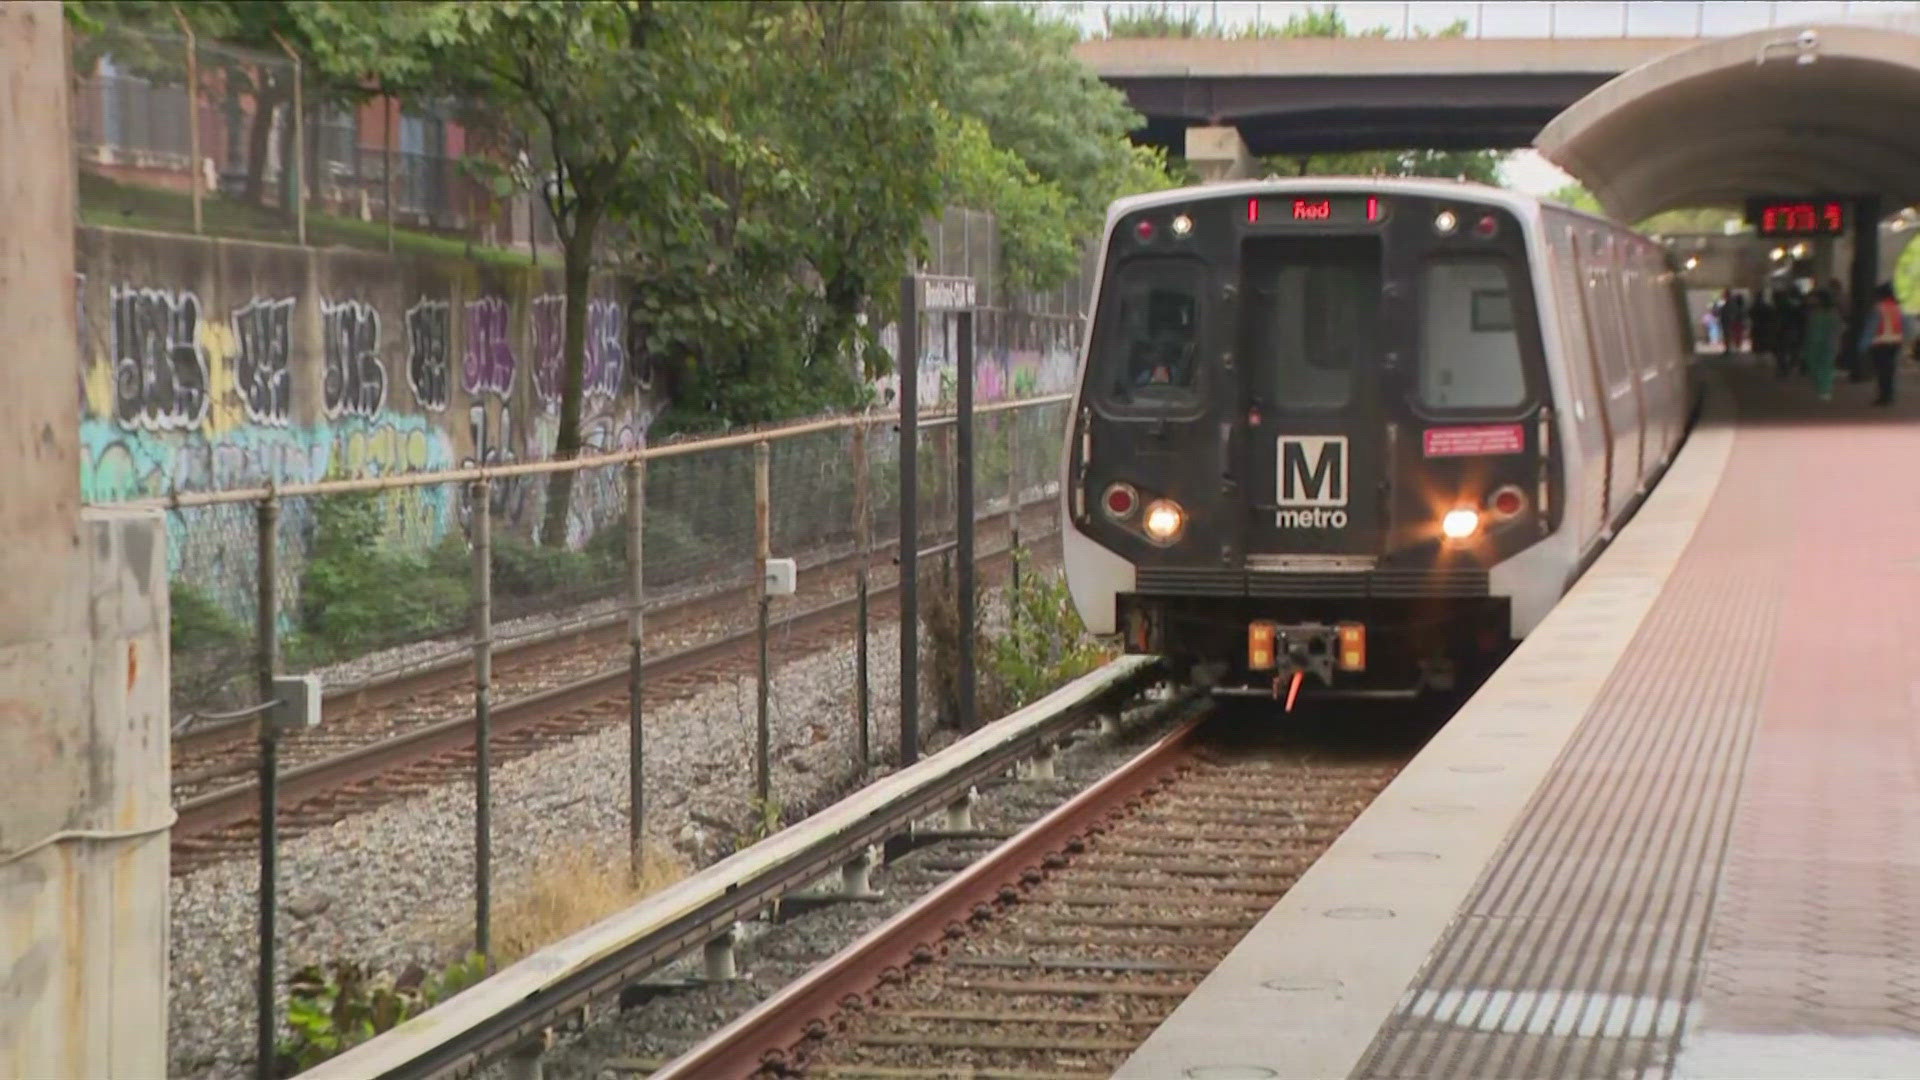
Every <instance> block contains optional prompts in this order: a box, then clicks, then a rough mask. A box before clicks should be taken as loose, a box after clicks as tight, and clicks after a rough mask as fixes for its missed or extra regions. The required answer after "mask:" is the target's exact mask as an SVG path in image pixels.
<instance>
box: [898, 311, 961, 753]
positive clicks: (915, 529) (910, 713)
mask: <svg viewBox="0 0 1920 1080" xmlns="http://www.w3.org/2000/svg"><path fill="white" fill-rule="evenodd" d="M975 296H976V291H975V288H974V283H973V279H972V278H968V277H936V276H932V275H925V274H919V275H914V276H910V277H908V278H906V279H905V280H904V281H903V282H902V283H901V288H900V343H899V370H900V764H901V765H903V766H905V765H911V764H913V763H914V762H915V761H917V760H919V758H920V623H919V618H920V603H919V600H920V598H919V587H918V586H919V576H918V575H919V566H920V555H921V551H920V522H919V505H918V501H919V498H920V476H919V461H918V453H917V451H918V449H919V436H920V423H919V422H920V387H919V373H920V323H921V318H922V316H923V315H925V314H927V313H930V312H943V313H949V314H951V315H953V316H954V321H955V324H956V332H955V337H956V338H957V341H956V349H955V353H956V356H955V361H956V363H955V368H956V370H955V371H954V387H955V390H956V393H957V396H958V398H959V400H958V401H957V402H956V405H957V412H958V416H957V417H956V420H955V422H956V424H957V425H958V428H959V434H958V437H957V447H956V456H957V457H958V458H959V462H958V473H959V476H958V478H957V485H956V486H957V488H958V491H957V492H956V502H957V505H956V507H955V513H954V516H955V518H956V519H957V520H956V521H955V523H954V526H955V531H956V534H957V535H956V537H955V541H956V543H955V549H956V550H955V561H956V562H958V563H959V566H958V573H957V574H956V575H955V589H956V592H957V595H956V597H955V600H956V602H957V603H956V606H957V607H958V609H959V618H960V635H959V636H960V678H959V687H960V701H959V703H958V704H959V709H960V717H959V719H960V726H961V728H962V729H963V730H971V729H972V728H973V724H974V716H973V714H974V685H973V624H974V611H973V608H974V603H973V309H974V306H975Z"/></svg>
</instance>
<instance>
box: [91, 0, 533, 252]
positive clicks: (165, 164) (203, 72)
mask: <svg viewBox="0 0 1920 1080" xmlns="http://www.w3.org/2000/svg"><path fill="white" fill-rule="evenodd" d="M129 10H131V9H129ZM98 14H99V15H100V16H101V18H102V20H103V21H102V24H101V26H100V28H99V29H98V30H97V31H95V32H93V33H87V34H76V35H74V38H73V57H72V60H73V64H72V69H73V72H74V76H73V78H74V87H73V97H72V110H73V132H74V144H75V146H76V150H77V153H78V157H79V165H80V208H81V214H82V218H83V220H85V221H87V222H89V223H92V224H102V225H123V226H129V227H134V228H149V229H159V230H164V231H172V232H188V231H192V232H204V233H209V234H212V235H219V236H239V237H248V238H254V239H266V240H281V241H289V242H307V241H308V240H309V238H311V239H312V240H313V241H316V242H323V243H349V244H352V243H361V244H365V245H370V246H377V244H378V242H379V241H380V239H381V234H382V233H383V232H384V233H386V234H388V236H389V237H390V236H391V231H392V230H393V229H395V228H399V229H403V230H415V231H421V232H426V233H430V234H437V235H442V236H451V237H455V238H459V239H462V240H465V241H468V242H471V243H477V244H483V245H488V246H493V247H500V248H514V249H524V250H526V251H528V252H529V253H534V252H537V251H538V250H539V249H540V248H542V247H545V248H546V249H547V250H549V251H551V250H553V249H554V244H555V242H556V233H555V231H554V227H553V221H552V218H551V216H550V215H549V214H548V213H547V211H546V209H545V207H544V206H543V205H542V204H541V203H540V201H539V200H538V199H537V198H534V197H532V196H530V195H526V194H521V195H517V196H511V197H505V198H502V197H499V196H496V195H495V194H494V193H493V191H492V189H491V187H490V186H489V185H488V184H487V183H485V182H484V181H483V180H482V178H481V177H480V175H479V174H478V173H477V172H476V169H475V166H476V165H477V164H478V163H479V162H481V161H488V160H496V159H497V160H500V161H505V160H509V159H510V157H511V155H509V154H506V153H505V152H499V153H495V152H492V151H491V150H490V149H489V147H488V145H487V141H486V136H485V133H482V132H474V131H469V130H468V129H467V128H466V126H465V125H464V124H462V123H461V122H460V120H459V119H458V118H456V117H455V116H453V115H452V114H451V112H449V111H448V110H445V109H441V108H438V107H431V108H430V107H422V106H419V105H413V104H406V103H402V102H400V101H398V100H396V99H394V98H390V97H383V96H378V95H373V94H370V93H369V92H367V91H365V90H364V89H363V88H361V87H357V86H339V85H334V84H331V83H328V82H327V81H325V80H320V79H316V78H314V77H313V74H312V72H310V71H308V70H306V69H305V68H304V67H303V65H302V64H301V63H299V62H298V61H297V60H296V58H295V57H294V56H292V55H290V54H288V53H286V52H264V51H259V50H254V49H245V48H240V47H238V46H234V45H230V44H227V43H225V42H218V41H211V40H208V39H206V38H204V37H194V36H188V34H187V33H186V31H187V29H188V26H187V25H186V24H185V23H184V22H183V23H182V26H181V31H182V32H181V33H178V34H176V33H170V32H166V31H161V30H157V29H155V28H153V27H151V26H148V25H140V26H133V25H128V23H127V22H126V21H125V20H123V19H122V18H120V17H119V16H120V13H119V12H116V11H115V10H114V9H112V8H111V7H107V8H103V9H101V10H100V11H99V12H98Z"/></svg>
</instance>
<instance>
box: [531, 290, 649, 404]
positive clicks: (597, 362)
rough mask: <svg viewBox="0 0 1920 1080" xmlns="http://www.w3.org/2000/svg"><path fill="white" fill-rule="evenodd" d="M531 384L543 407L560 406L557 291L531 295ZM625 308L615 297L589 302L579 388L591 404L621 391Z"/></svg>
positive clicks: (562, 340) (562, 357)
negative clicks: (584, 350)
mask: <svg viewBox="0 0 1920 1080" xmlns="http://www.w3.org/2000/svg"><path fill="white" fill-rule="evenodd" d="M532 325H533V388H534V393H535V395H536V396H537V397H538V398H539V400H540V405H541V407H542V408H544V409H546V410H547V411H549V412H555V411H558V410H559V408H560V395H561V391H562V389H563V388H564V386H565V379H566V370H567V365H566V342H567V298H566V297H564V296H559V295H555V294H548V295H545V296H538V297H535V298H534V301H533V308H532ZM625 331H626V310H625V308H624V306H623V305H622V304H620V303H619V302H618V301H615V300H589V301H587V325H586V343H585V345H586V355H585V356H584V357H583V358H582V359H583V363H582V365H581V375H580V391H581V395H582V397H584V398H585V399H586V400H587V401H589V402H593V403H595V404H603V403H605V402H608V401H612V400H613V399H614V398H616V397H618V396H619V395H620V390H621V388H622V386H623V385H624V384H625V382H626V377H627V343H626V334H625Z"/></svg>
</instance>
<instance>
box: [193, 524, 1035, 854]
mask: <svg viewBox="0 0 1920 1080" xmlns="http://www.w3.org/2000/svg"><path fill="white" fill-rule="evenodd" d="M1011 550H1012V549H1010V548H1001V549H999V550H997V551H994V552H991V553H990V554H988V555H987V556H986V557H985V558H983V559H982V560H981V562H982V563H983V564H997V563H998V562H1000V561H1001V560H1004V559H1006V558H1008V557H1010V555H1011ZM898 588H899V586H898V585H897V584H895V585H887V586H883V587H881V588H876V589H874V590H872V591H871V592H869V593H868V601H869V603H873V602H876V601H879V600H882V599H884V598H886V597H888V596H890V595H891V594H893V593H894V592H896V591H897V590H898ZM859 602H860V598H859V597H858V596H848V597H842V598H840V599H838V600H829V601H827V602H826V603H823V604H818V605H815V606H813V607H810V608H807V609H806V610H804V611H798V612H794V613H793V614H791V615H787V616H784V617H782V618H780V619H777V620H775V621H774V622H773V623H771V624H769V626H768V632H769V633H780V632H789V633H790V632H793V631H805V630H808V629H811V628H813V627H817V626H820V625H823V624H826V623H830V622H832V621H833V620H834V619H837V618H840V617H843V616H846V615H849V614H851V613H852V612H853V611H854V610H855V609H856V608H857V607H858V605H859ZM758 634H759V631H758V629H757V628H754V627H749V628H747V629H745V630H742V631H739V632H737V633H733V634H728V635H726V636H724V637H718V638H713V639H710V640H707V641H703V642H700V643H698V644H695V645H689V646H687V647H686V648H683V649H677V650H675V651H673V652H670V653H665V654H662V655H660V656H657V657H654V658H652V659H650V660H646V661H644V662H643V663H642V665H641V672H642V673H643V675H644V676H645V678H646V680H647V681H648V682H650V683H657V682H658V681H659V680H663V679H667V678H671V677H672V676H674V675H676V674H679V673H681V672H685V671H688V670H692V669H697V668H700V667H702V666H704V665H706V664H709V663H712V662H714V661H715V660H717V659H719V658H720V657H723V656H725V655H727V654H728V653H731V652H737V651H742V650H745V649H748V648H750V647H751V646H752V645H753V643H754V641H755V639H756V638H757V637H758ZM626 690H627V668H626V665H624V664H623V665H620V666H618V667H612V668H608V669H606V670H604V671H601V672H598V673H596V674H593V675H589V676H587V677H586V678H584V679H577V680H575V681H573V682H570V683H567V684H566V685H564V686H556V687H554V688H552V689H549V690H542V691H540V692H538V693H534V694H529V695H527V696H525V697H522V698H519V699H517V700H514V701H509V702H503V703H502V704H500V705H497V706H495V707H494V709H493V716H492V721H493V733H494V734H495V735H500V734H502V733H505V732H508V731H512V730H514V729H516V728H520V727H524V726H526V725H528V724H533V723H538V722H539V721H541V720H544V719H546V718H548V717H551V716H555V715H558V714H560V713H564V712H570V711H572V710H574V709H578V708H583V707H585V706H588V705H592V704H595V703H597V702H600V701H604V700H606V699H608V698H612V697H618V696H619V695H621V694H623V693H625V692H626ZM473 729H474V723H473V717H472V716H471V715H466V716H457V717H454V718H453V719H450V720H443V721H441V722H439V723H437V724H429V725H426V726H424V727H421V728H417V729H415V730H413V731H409V732H405V733H403V734H400V735H395V736H393V737H391V738H387V739H382V740H380V741H378V742H372V743H368V744H367V745H365V746H360V747H356V748H354V749H352V750H349V751H346V752H345V753H342V754H336V755H334V756H332V757H328V758H323V759H321V760H319V761H313V762H309V763H307V764H305V765H302V766H300V767H298V768H294V769H289V770H287V771H286V772H284V773H281V774H280V780H279V788H280V801H281V805H282V806H284V807H292V806H295V805H297V804H298V803H300V802H303V801H305V800H307V799H310V798H313V797H314V796H316V795H319V794H321V793H322V792H325V791H329V790H332V789H334V788H340V787H345V786H347V785H349V784H354V783H358V782H360V781H363V780H368V779H372V778H373V777H375V776H379V775H380V774H382V773H386V772H390V771H392V770H394V769H397V768H399V767H401V766H402V765H405V764H407V763H409V762H413V761H419V760H421V759H424V758H428V757H432V756H434V755H436V754H440V753H444V752H447V751H452V750H458V749H461V748H462V747H465V746H467V745H470V744H471V743H472V741H473ZM175 809H176V810H177V811H178V813H179V820H178V822H176V823H175V825H174V827H173V836H174V838H175V839H181V838H186V837H195V836H202V835H205V834H207V833H210V832H214V831H216V830H218V829H222V828H225V827H227V826H231V825H236V824H239V823H241V822H244V821H247V820H249V819H251V818H253V817H255V816H257V814H258V812H259V786H258V785H257V784H255V783H254V782H252V781H245V782H242V783H238V784H233V785H230V786H228V787H224V788H221V789H219V790H217V791H210V792H207V793H206V794H204V795H200V796H197V797H195V798H192V799H188V800H187V801H185V802H183V803H181V804H180V805H179V806H178V807H176V808H175Z"/></svg>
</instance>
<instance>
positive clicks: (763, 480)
mask: <svg viewBox="0 0 1920 1080" xmlns="http://www.w3.org/2000/svg"><path fill="white" fill-rule="evenodd" d="M771 459H772V448H771V447H769V446H768V445H767V443H766V442H765V441H764V440H762V441H760V442H757V443H754V444H753V573H754V582H755V584H754V588H755V589H756V590H757V591H758V595H759V597H760V633H759V639H760V696H759V702H758V705H759V713H758V726H757V727H756V729H755V734H756V737H757V741H756V743H755V747H754V758H753V764H754V774H753V785H754V786H753V790H754V794H755V795H756V796H757V797H758V798H759V800H760V812H761V813H762V814H765V813H766V810H767V805H768V799H769V797H770V796H771V794H772V791H773V768H772V763H771V762H770V761H769V760H768V759H769V756H770V754H771V753H772V750H771V747H770V745H769V744H770V743H771V741H772V732H771V731H770V730H769V727H768V722H767V679H768V674H769V673H768V671H767V607H768V605H769V604H770V603H772V597H770V596H768V595H767V560H768V559H769V558H771V557H772V555H773V551H772V547H773V543H772V541H773V522H772V521H771V511H772V505H771V499H770V497H769V487H770V484H769V475H768V474H769V472H770V471H771V469H770V467H769V466H770V462H771Z"/></svg>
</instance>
